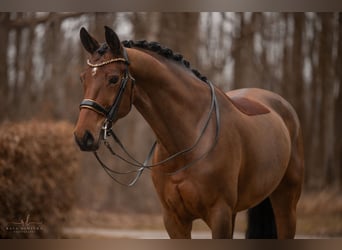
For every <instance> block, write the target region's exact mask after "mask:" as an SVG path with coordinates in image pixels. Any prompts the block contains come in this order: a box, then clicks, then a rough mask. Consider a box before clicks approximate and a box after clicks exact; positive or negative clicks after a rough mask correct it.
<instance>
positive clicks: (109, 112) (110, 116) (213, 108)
mask: <svg viewBox="0 0 342 250" xmlns="http://www.w3.org/2000/svg"><path fill="white" fill-rule="evenodd" d="M114 62H124V63H125V64H126V65H127V67H126V70H125V77H124V78H123V79H122V81H121V84H120V88H119V92H118V94H117V96H116V98H115V100H114V102H113V105H112V106H111V107H110V109H106V108H104V107H103V106H102V105H100V104H99V103H97V102H96V101H94V100H90V99H84V100H83V101H82V102H81V104H80V108H81V109H82V108H87V109H90V110H93V111H94V112H97V113H99V114H101V115H103V116H104V117H106V119H105V121H104V124H103V126H102V130H103V142H104V145H105V146H106V147H107V149H108V150H109V152H110V153H111V154H112V155H113V156H115V157H117V158H118V159H119V160H121V161H123V162H125V163H127V164H128V165H130V166H133V167H136V168H137V169H136V170H131V171H126V172H118V171H115V170H113V169H111V168H109V167H108V166H107V165H106V164H105V163H104V162H103V161H102V160H101V158H100V156H99V155H98V153H97V152H96V151H95V152H94V155H95V158H96V159H97V161H98V162H99V163H100V165H101V166H102V168H103V169H104V170H105V172H106V173H107V174H108V175H109V176H110V177H111V178H112V179H113V180H114V181H115V182H117V183H118V184H120V185H123V186H126V187H131V186H134V185H135V184H136V183H137V181H138V180H139V178H140V176H141V175H142V173H143V171H144V170H145V169H149V170H151V169H152V168H154V167H157V166H160V165H163V164H166V163H168V162H169V161H172V160H173V159H175V158H177V157H179V156H181V155H184V154H186V153H189V152H191V151H192V150H194V149H195V147H196V146H197V145H198V143H199V142H200V140H201V138H202V137H203V135H204V133H205V131H206V129H207V128H208V125H209V123H210V119H211V116H212V115H213V113H214V112H215V114H216V120H215V122H216V128H215V138H214V141H213V143H212V145H211V147H210V148H209V149H208V150H207V151H206V152H204V153H203V154H201V155H200V156H199V157H198V158H196V159H194V160H192V161H191V162H189V163H188V164H186V165H184V166H182V167H181V168H179V169H177V170H175V171H173V172H169V173H165V174H166V175H175V174H177V173H179V172H181V171H184V170H185V169H187V168H189V167H191V166H192V165H193V164H195V163H196V162H198V161H200V160H201V159H203V158H205V157H206V156H207V155H208V154H209V153H210V152H211V151H212V150H213V148H214V147H215V146H216V143H217V141H218V135H219V131H220V111H219V105H218V102H217V97H216V94H215V88H214V86H213V84H212V83H211V82H210V81H205V83H206V84H208V86H209V88H210V93H211V103H210V110H209V112H208V117H207V119H206V122H205V124H204V126H203V127H202V129H201V132H200V134H199V135H198V137H197V139H196V140H195V142H194V143H193V144H192V145H191V146H190V147H188V148H186V149H184V150H181V151H179V152H177V153H174V154H172V155H170V156H169V157H167V158H166V159H164V160H162V161H160V162H157V163H154V164H150V165H148V163H149V162H150V160H151V158H152V155H153V153H154V150H155V148H156V146H157V141H155V142H154V143H153V145H152V147H151V149H150V151H149V153H148V155H147V157H146V159H145V161H144V162H143V163H141V162H139V161H138V160H136V159H135V158H134V157H133V156H132V155H131V154H130V153H129V152H128V151H127V149H126V148H125V146H124V145H123V144H122V142H121V141H120V139H119V138H118V137H117V136H116V134H115V133H114V131H113V130H112V122H113V121H114V119H115V118H116V115H117V112H118V109H119V106H120V103H121V99H122V95H123V93H124V91H125V89H126V85H127V82H128V80H129V79H131V80H132V83H133V84H134V83H135V79H134V78H133V77H132V76H131V74H130V73H129V70H128V65H129V60H128V57H127V52H126V51H125V50H124V58H115V59H111V60H108V61H105V62H102V63H99V64H91V63H90V62H89V60H88V61H87V64H88V65H89V66H90V67H101V66H104V65H107V64H109V63H114ZM131 105H132V104H131ZM107 137H112V139H113V141H114V142H115V143H116V144H117V145H118V146H119V147H120V149H121V150H122V151H123V153H124V154H125V155H126V156H127V157H128V158H129V159H127V158H125V157H123V156H122V155H120V154H117V153H116V152H115V151H114V150H113V148H112V147H111V145H110V143H109V142H108V140H107ZM132 173H136V176H135V177H134V178H133V180H132V181H130V182H129V183H128V184H126V183H122V182H121V181H119V180H118V179H117V178H116V177H115V176H114V175H127V174H132Z"/></svg>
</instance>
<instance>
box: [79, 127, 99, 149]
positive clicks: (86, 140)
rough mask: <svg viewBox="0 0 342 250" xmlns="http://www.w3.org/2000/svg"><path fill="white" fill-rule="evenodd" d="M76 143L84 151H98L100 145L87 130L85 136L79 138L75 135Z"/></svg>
mask: <svg viewBox="0 0 342 250" xmlns="http://www.w3.org/2000/svg"><path fill="white" fill-rule="evenodd" d="M74 136H75V141H76V143H77V145H78V146H79V147H80V149H81V150H82V151H88V152H89V151H96V150H98V148H99V143H98V141H97V140H95V138H94V136H93V135H92V133H91V132H89V131H88V130H86V131H85V132H84V134H83V136H81V137H80V136H77V135H76V133H74Z"/></svg>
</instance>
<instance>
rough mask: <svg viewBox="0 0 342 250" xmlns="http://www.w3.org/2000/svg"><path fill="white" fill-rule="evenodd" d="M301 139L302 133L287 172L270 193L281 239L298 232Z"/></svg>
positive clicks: (301, 162)
mask: <svg viewBox="0 0 342 250" xmlns="http://www.w3.org/2000/svg"><path fill="white" fill-rule="evenodd" d="M301 140H302V138H301V135H300V136H299V137H297V138H296V141H295V143H294V144H293V147H292V154H291V158H290V162H289V164H288V168H287V170H286V173H285V175H284V177H283V179H282V181H281V182H280V184H279V186H278V187H277V188H276V189H275V191H274V192H273V193H272V194H271V195H270V200H271V203H272V207H273V211H274V215H275V221H276V226H277V233H278V238H279V239H291V238H294V237H295V234H296V210H297V203H298V200H299V197H300V194H301V190H302V183H303V175H304V161H303V159H304V156H303V148H302V141H301Z"/></svg>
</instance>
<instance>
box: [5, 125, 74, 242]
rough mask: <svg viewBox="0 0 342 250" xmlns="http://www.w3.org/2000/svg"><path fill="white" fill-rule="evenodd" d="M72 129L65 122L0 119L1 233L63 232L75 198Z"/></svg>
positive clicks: (39, 234) (37, 234) (9, 235)
mask: <svg viewBox="0 0 342 250" xmlns="http://www.w3.org/2000/svg"><path fill="white" fill-rule="evenodd" d="M72 130H73V126H72V125H71V124H69V123H67V122H38V121H30V122H25V123H4V124H2V125H0V226H1V229H0V237H2V238H56V237H60V235H61V228H62V226H63V223H64V222H65V221H66V220H67V218H68V213H69V212H70V211H71V208H72V206H73V201H74V199H75V187H74V185H75V177H76V174H77V170H78V150H77V148H76V146H75V143H74V141H73V136H72ZM18 223H21V224H18Z"/></svg>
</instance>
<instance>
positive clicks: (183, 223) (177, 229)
mask: <svg viewBox="0 0 342 250" xmlns="http://www.w3.org/2000/svg"><path fill="white" fill-rule="evenodd" d="M163 218H164V225H165V228H166V231H167V233H168V234H169V236H170V238H171V239H190V238H191V229H192V221H190V220H189V221H188V220H181V219H180V218H178V217H177V216H175V214H173V213H172V214H171V213H168V212H164V217H163Z"/></svg>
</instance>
